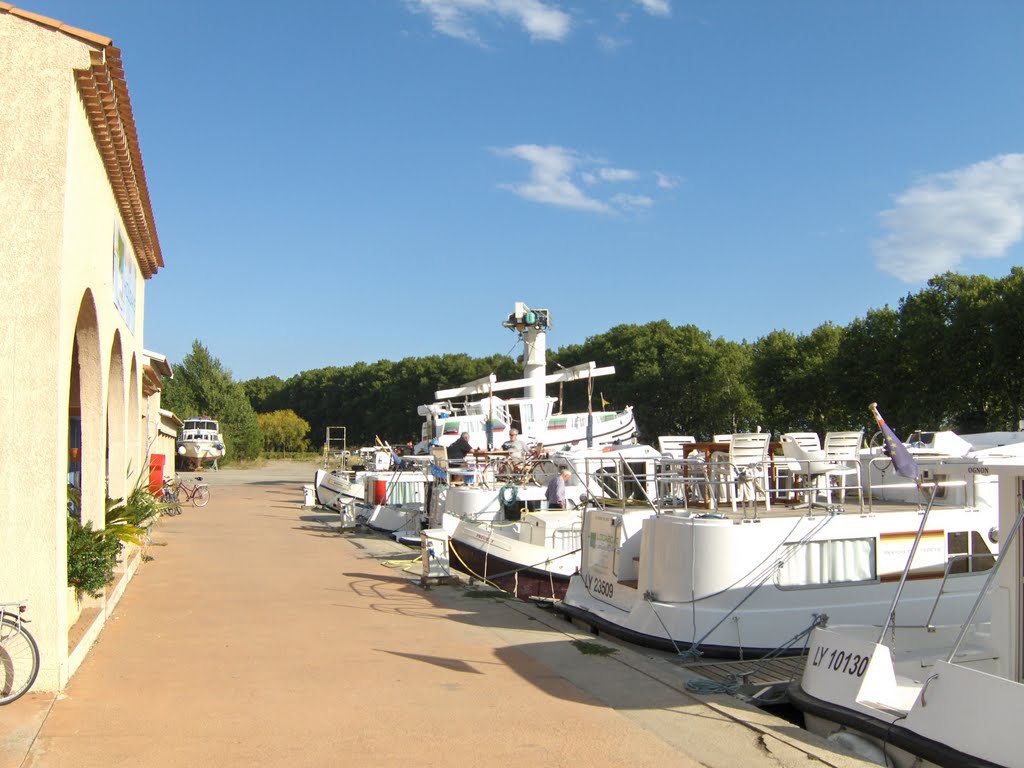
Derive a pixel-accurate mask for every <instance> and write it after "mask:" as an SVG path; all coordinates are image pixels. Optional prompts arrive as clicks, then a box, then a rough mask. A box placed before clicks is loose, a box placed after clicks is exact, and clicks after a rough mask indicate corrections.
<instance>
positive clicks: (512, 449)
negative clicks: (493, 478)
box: [501, 427, 527, 461]
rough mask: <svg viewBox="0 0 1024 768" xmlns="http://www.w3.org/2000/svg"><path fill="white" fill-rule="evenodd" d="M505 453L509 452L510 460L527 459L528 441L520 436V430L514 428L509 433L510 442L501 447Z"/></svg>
mask: <svg viewBox="0 0 1024 768" xmlns="http://www.w3.org/2000/svg"><path fill="white" fill-rule="evenodd" d="M501 449H502V450H503V451H508V454H509V458H511V459H514V460H516V461H522V460H523V459H525V458H526V451H527V448H526V441H525V440H523V438H521V437H520V436H519V430H518V429H516V428H515V427H512V429H510V430H509V431H508V440H507V441H506V442H504V443H503V444H502V446H501Z"/></svg>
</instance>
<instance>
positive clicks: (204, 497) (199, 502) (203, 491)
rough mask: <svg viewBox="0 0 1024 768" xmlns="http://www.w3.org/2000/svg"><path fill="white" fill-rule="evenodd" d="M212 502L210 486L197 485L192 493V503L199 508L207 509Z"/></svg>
mask: <svg viewBox="0 0 1024 768" xmlns="http://www.w3.org/2000/svg"><path fill="white" fill-rule="evenodd" d="M209 501H210V486H208V485H197V486H196V489H195V490H194V491H193V492H192V503H193V504H194V505H195V506H197V507H205V506H206V504H207V502H209Z"/></svg>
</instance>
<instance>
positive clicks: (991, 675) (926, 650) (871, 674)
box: [789, 433, 1024, 768]
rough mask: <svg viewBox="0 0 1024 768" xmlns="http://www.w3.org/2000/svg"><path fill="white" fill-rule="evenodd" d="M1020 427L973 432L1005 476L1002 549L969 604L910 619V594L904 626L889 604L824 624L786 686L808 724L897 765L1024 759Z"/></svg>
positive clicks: (988, 464) (1022, 762)
mask: <svg viewBox="0 0 1024 768" xmlns="http://www.w3.org/2000/svg"><path fill="white" fill-rule="evenodd" d="M1017 435H1018V433H1003V434H1002V436H996V437H995V439H994V441H993V442H992V443H991V444H990V445H988V446H987V447H981V446H982V445H983V444H984V438H985V437H986V436H966V435H965V436H964V439H965V440H967V441H968V442H971V443H972V445H977V446H979V448H978V450H979V452H983V453H984V454H985V455H986V460H985V463H984V465H983V466H982V467H979V468H978V469H979V470H982V471H984V472H985V473H986V474H987V475H989V476H991V477H993V478H998V495H997V507H998V525H997V531H996V532H995V535H997V536H998V538H999V540H1000V548H1001V551H1000V556H999V559H998V562H997V563H996V564H995V567H994V568H992V569H990V570H989V571H988V572H987V576H988V578H987V579H986V582H985V584H984V585H983V586H982V588H981V589H979V590H978V592H977V594H976V596H975V601H974V604H973V605H972V607H971V609H970V611H969V612H968V614H967V615H966V616H963V617H962V618H961V620H960V621H958V622H955V623H947V624H945V625H942V624H939V623H938V622H936V623H934V624H933V623H931V622H929V623H928V624H926V625H924V626H919V627H907V626H902V625H903V624H904V622H903V620H902V616H903V608H902V599H901V600H899V601H894V604H893V610H892V613H893V615H895V616H896V617H897V618H899V619H900V623H901V626H898V627H896V628H895V629H894V628H893V626H892V622H890V621H888V620H887V616H888V612H886V613H883V615H881V616H878V617H876V618H875V620H874V621H869V622H864V623H861V624H852V623H851V624H846V625H832V624H830V625H829V626H828V627H827V628H821V629H815V630H814V631H813V632H812V633H811V637H810V643H809V647H808V657H807V664H806V666H805V668H804V673H803V675H802V677H801V678H800V680H799V681H797V682H794V683H793V684H792V685H791V686H790V691H789V698H790V701H791V702H792V704H793V705H794V706H795V707H796V708H797V709H799V710H800V711H802V712H803V714H804V720H805V725H806V727H807V728H808V730H811V731H813V732H815V733H818V734H819V735H822V736H825V737H826V738H828V739H829V740H831V741H835V742H837V743H842V744H844V745H845V746H847V747H848V748H852V749H854V750H855V751H857V752H859V753H860V754H881V755H882V758H883V759H884V760H885V761H886V764H887V765H892V766H896V767H897V768H926V767H927V766H946V767H948V768H953V767H954V766H956V768H960V766H978V767H980V766H985V767H986V768H992V767H993V766H1004V767H1005V766H1024V750H1021V743H1020V738H1019V737H1018V736H1017V733H1016V728H1017V727H1018V726H1017V719H1018V715H1019V713H1020V712H1021V711H1024V609H1022V606H1024V557H1022V546H1021V536H1020V528H1021V522H1022V519H1024V458H1022V456H1021V453H1020V446H1019V444H1014V442H1007V441H1015V438H1016V436H1017ZM988 437H993V435H991V434H990V435H989V436H988ZM987 606H991V614H990V616H988V615H986V614H987V612H986V607H987Z"/></svg>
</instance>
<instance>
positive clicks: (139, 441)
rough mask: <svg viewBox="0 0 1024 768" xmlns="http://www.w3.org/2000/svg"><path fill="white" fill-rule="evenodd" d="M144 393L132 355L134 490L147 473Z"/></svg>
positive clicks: (130, 450)
mask: <svg viewBox="0 0 1024 768" xmlns="http://www.w3.org/2000/svg"><path fill="white" fill-rule="evenodd" d="M141 392H142V380H141V378H140V372H139V363H138V358H137V357H136V356H135V355H134V354H133V355H132V364H131V369H130V371H129V374H128V416H127V430H128V434H127V440H126V446H127V451H128V457H129V458H128V470H129V473H130V474H129V478H128V487H129V489H134V488H135V487H136V486H137V485H138V484H139V482H140V480H139V478H140V477H141V476H142V475H145V474H146V472H147V467H146V460H147V459H146V455H145V454H146V453H148V451H147V450H145V445H146V437H145V434H144V430H143V423H142V410H141V405H140V400H139V399H140V397H141Z"/></svg>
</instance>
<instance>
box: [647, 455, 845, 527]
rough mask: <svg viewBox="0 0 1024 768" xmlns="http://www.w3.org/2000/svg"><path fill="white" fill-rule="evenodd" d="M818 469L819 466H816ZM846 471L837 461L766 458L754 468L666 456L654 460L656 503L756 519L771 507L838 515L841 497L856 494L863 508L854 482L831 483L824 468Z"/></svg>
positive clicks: (723, 461) (726, 462)
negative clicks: (733, 511) (734, 511)
mask: <svg viewBox="0 0 1024 768" xmlns="http://www.w3.org/2000/svg"><path fill="white" fill-rule="evenodd" d="M817 465H822V466H817ZM832 469H845V467H844V465H843V464H842V463H833V462H821V461H800V460H797V459H789V458H786V459H783V458H782V457H778V456H771V457H769V458H768V459H766V460H765V461H763V462H758V463H756V464H749V463H736V462H730V461H728V460H724V459H720V458H719V459H716V460H715V461H706V460H704V457H703V455H702V454H701V453H700V452H699V451H694V452H691V453H690V454H689V455H687V456H686V457H685V458H678V457H665V458H662V459H661V460H660V461H659V462H658V494H657V497H658V500H659V504H660V506H661V507H662V508H665V509H673V508H675V509H683V510H690V509H691V508H693V509H695V510H720V509H722V508H724V507H729V508H730V509H731V508H733V502H734V501H735V507H736V509H737V511H738V510H739V508H740V507H741V506H742V508H743V512H744V515H745V516H746V515H747V514H748V513H752V514H753V515H754V517H755V518H756V517H757V515H758V514H760V512H761V511H765V512H767V511H769V510H770V508H771V507H772V506H773V505H777V506H781V507H782V508H784V509H787V510H796V509H808V510H811V509H822V510H826V511H831V512H837V511H842V504H843V503H844V502H845V500H846V495H847V494H851V495H854V494H855V495H856V497H857V503H858V505H859V506H860V507H861V510H863V505H864V501H863V488H862V487H861V485H860V484H859V483H856V482H854V483H849V482H847V483H845V484H843V485H832V484H831V477H832V476H831V474H830V472H829V470H832Z"/></svg>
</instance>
